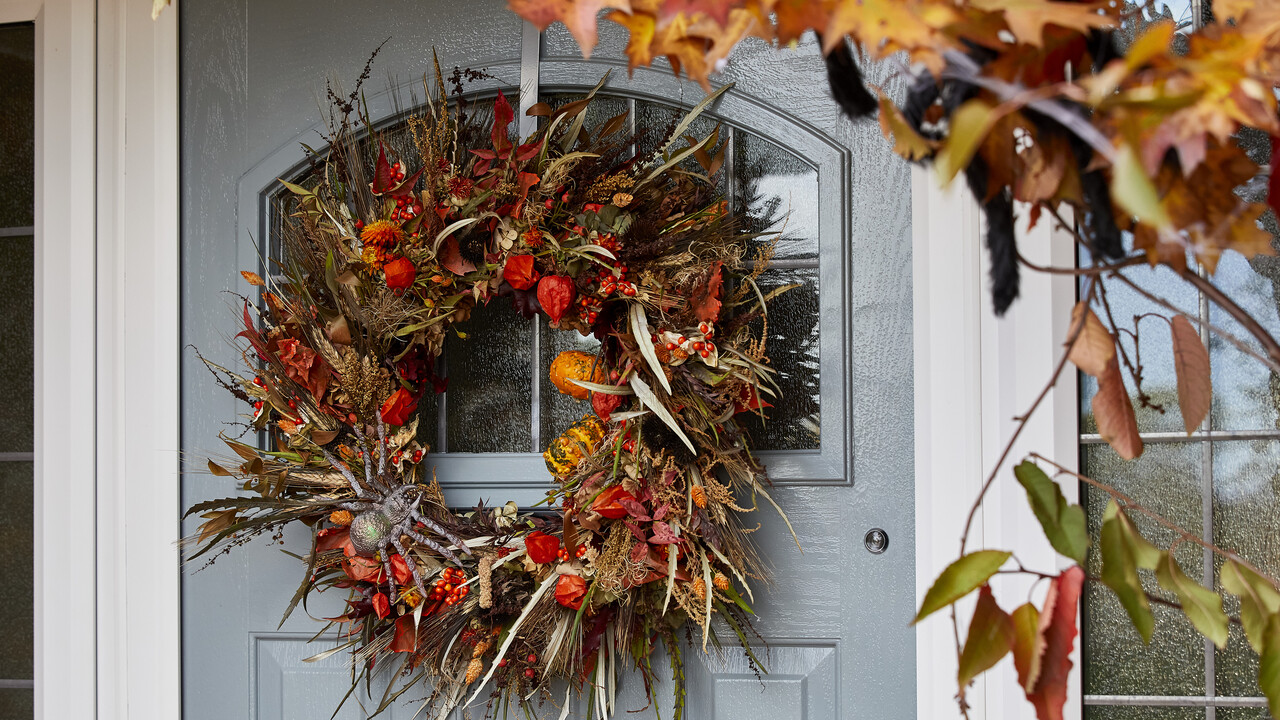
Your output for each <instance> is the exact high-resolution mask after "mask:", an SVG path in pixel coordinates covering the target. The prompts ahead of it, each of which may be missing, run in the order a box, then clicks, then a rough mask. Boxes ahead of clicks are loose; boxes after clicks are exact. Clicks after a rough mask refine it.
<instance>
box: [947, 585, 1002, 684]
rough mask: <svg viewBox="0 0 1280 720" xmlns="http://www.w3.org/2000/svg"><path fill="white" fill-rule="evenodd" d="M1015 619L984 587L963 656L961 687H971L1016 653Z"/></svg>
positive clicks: (989, 588)
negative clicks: (1001, 607)
mask: <svg viewBox="0 0 1280 720" xmlns="http://www.w3.org/2000/svg"><path fill="white" fill-rule="evenodd" d="M1013 640H1014V629H1013V618H1011V617H1009V614H1008V613H1006V612H1005V611H1004V610H1001V609H1000V606H999V605H997V604H996V599H995V596H994V595H992V594H991V586H990V585H983V586H982V589H981V590H980V591H979V592H978V605H977V607H975V608H974V609H973V619H972V620H970V621H969V636H968V637H967V638H965V641H964V651H963V652H961V653H960V669H959V674H958V679H959V680H960V687H962V688H963V687H965V686H966V685H968V684H969V683H970V682H971V681H972V680H973V679H974V678H975V677H977V676H978V675H981V674H982V673H984V672H986V671H987V670H989V669H991V667H992V666H994V665H995V664H996V663H998V662H1000V658H1003V657H1004V656H1005V655H1007V654H1008V653H1009V651H1010V650H1012V649H1013Z"/></svg>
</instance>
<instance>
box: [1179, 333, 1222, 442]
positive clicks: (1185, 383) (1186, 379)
mask: <svg viewBox="0 0 1280 720" xmlns="http://www.w3.org/2000/svg"><path fill="white" fill-rule="evenodd" d="M1170 330H1171V332H1172V334H1173V368H1174V370H1175V371H1176V372H1177V375H1178V408H1179V409H1180V410H1181V411H1182V423H1183V427H1185V428H1186V430H1187V434H1188V435H1190V434H1191V433H1193V432H1195V430H1196V428H1198V427H1200V423H1201V422H1203V421H1204V418H1205V416H1206V415H1208V414H1209V406H1210V404H1211V403H1212V401H1213V380H1212V378H1211V377H1210V374H1209V351H1208V350H1207V349H1206V348H1205V346H1204V343H1203V342H1201V340H1200V333H1198V332H1196V329H1195V328H1194V327H1192V326H1191V321H1190V320H1187V319H1186V318H1185V317H1183V316H1181V315H1175V316H1174V318H1173V320H1171V321H1170Z"/></svg>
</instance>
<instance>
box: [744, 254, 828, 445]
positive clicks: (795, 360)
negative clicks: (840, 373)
mask: <svg viewBox="0 0 1280 720" xmlns="http://www.w3.org/2000/svg"><path fill="white" fill-rule="evenodd" d="M758 283H759V285H760V291H761V292H763V293H769V292H770V291H772V290H774V289H776V288H780V287H783V286H785V285H792V284H798V285H799V287H795V288H792V289H791V290H788V291H787V292H785V293H783V294H782V295H780V296H778V297H777V298H775V299H774V300H773V301H772V302H771V304H770V307H769V339H768V344H767V346H766V349H767V351H768V353H769V357H770V359H771V360H772V361H773V367H774V369H776V370H777V371H778V377H777V381H778V384H779V385H780V386H781V388H782V393H781V397H777V398H766V399H767V400H768V402H770V403H772V404H773V407H772V408H767V409H766V413H767V415H768V417H767V418H766V419H765V420H764V421H763V422H762V421H761V420H760V419H759V418H758V417H755V416H748V415H747V414H745V413H744V414H742V415H740V416H739V417H740V418H742V419H743V425H745V426H746V427H747V429H748V431H749V432H750V433H751V437H752V439H753V440H754V441H755V444H756V447H757V448H759V449H761V450H811V449H816V448H818V447H819V445H820V439H821V438H820V430H821V424H822V417H821V415H820V410H821V397H820V390H821V383H820V381H819V369H818V356H819V342H818V340H819V338H818V320H819V317H820V306H819V303H818V271H817V270H815V269H794V270H769V271H767V272H766V273H764V274H763V275H761V276H760V279H759V280H758ZM753 326H754V327H755V328H756V329H757V332H758V329H759V324H758V323H753Z"/></svg>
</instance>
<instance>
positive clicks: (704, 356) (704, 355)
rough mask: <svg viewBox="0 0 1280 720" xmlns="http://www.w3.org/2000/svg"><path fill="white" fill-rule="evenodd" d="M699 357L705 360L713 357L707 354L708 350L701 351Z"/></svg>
mask: <svg viewBox="0 0 1280 720" xmlns="http://www.w3.org/2000/svg"><path fill="white" fill-rule="evenodd" d="M698 355H700V356H702V357H703V358H708V357H711V353H709V352H707V351H706V350H702V351H699V352H698Z"/></svg>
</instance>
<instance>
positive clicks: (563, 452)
mask: <svg viewBox="0 0 1280 720" xmlns="http://www.w3.org/2000/svg"><path fill="white" fill-rule="evenodd" d="M603 437H604V423H602V422H600V419H599V418H597V417H596V416H594V415H583V416H582V419H581V420H579V421H577V422H575V423H574V424H572V425H570V426H569V429H568V430H565V431H564V432H563V433H561V434H560V437H558V438H556V439H555V440H552V441H551V445H549V446H548V447H547V449H546V451H545V452H543V453H542V459H543V460H546V461H547V470H549V471H551V474H552V475H556V476H558V477H564V476H565V475H568V474H569V473H571V472H573V469H574V468H576V467H577V466H578V463H579V462H581V461H582V458H584V457H586V456H587V455H589V454H591V452H592V451H593V450H595V448H596V443H598V442H600V439H601V438H603Z"/></svg>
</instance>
